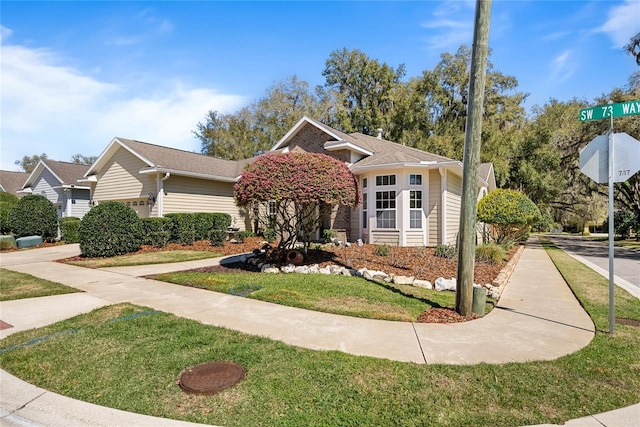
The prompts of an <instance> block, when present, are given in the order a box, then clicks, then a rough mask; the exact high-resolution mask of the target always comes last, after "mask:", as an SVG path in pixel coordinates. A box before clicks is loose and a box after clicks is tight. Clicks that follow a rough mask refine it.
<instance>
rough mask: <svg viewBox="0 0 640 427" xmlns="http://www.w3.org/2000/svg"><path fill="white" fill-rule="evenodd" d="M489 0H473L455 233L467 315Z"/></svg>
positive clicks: (460, 305)
mask: <svg viewBox="0 0 640 427" xmlns="http://www.w3.org/2000/svg"><path fill="white" fill-rule="evenodd" d="M490 17H491V0H476V16H475V25H474V27H475V28H474V32H473V49H472V51H471V75H470V77H469V104H468V107H467V123H466V130H465V136H464V157H463V166H462V168H463V169H462V170H463V174H462V207H461V209H460V229H459V232H458V280H457V284H456V311H457V312H458V313H459V314H460V315H462V316H469V315H470V314H471V312H472V305H473V269H474V263H475V255H476V214H477V210H478V209H477V203H478V169H479V165H480V145H481V138H482V116H483V112H484V88H485V81H486V77H487V55H488V51H489V21H490Z"/></svg>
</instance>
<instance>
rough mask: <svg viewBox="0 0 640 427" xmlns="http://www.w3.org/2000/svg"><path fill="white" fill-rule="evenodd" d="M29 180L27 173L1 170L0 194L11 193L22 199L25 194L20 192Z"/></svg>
mask: <svg viewBox="0 0 640 427" xmlns="http://www.w3.org/2000/svg"><path fill="white" fill-rule="evenodd" d="M27 178H29V174H28V173H27V172H12V171H3V170H0V192H2V193H11V194H13V195H14V196H17V197H22V196H23V193H18V191H20V190H21V189H22V186H23V185H24V183H25V181H26V180H27Z"/></svg>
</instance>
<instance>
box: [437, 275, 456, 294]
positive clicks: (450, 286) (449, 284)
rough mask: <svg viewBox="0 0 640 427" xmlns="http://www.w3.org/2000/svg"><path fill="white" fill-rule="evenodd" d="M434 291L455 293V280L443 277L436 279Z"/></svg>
mask: <svg viewBox="0 0 640 427" xmlns="http://www.w3.org/2000/svg"><path fill="white" fill-rule="evenodd" d="M435 290H436V291H454V292H455V291H456V279H455V278H454V277H452V278H451V279H445V278H444V277H438V278H437V279H436V284H435Z"/></svg>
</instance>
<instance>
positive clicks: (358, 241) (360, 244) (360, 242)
mask: <svg viewBox="0 0 640 427" xmlns="http://www.w3.org/2000/svg"><path fill="white" fill-rule="evenodd" d="M356 243H357V244H358V247H360V248H361V247H363V246H364V242H363V241H362V239H358V240H357V241H356Z"/></svg>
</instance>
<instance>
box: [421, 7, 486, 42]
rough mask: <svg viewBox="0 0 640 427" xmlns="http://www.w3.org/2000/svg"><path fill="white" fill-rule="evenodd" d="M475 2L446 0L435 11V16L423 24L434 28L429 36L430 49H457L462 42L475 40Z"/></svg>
mask: <svg viewBox="0 0 640 427" xmlns="http://www.w3.org/2000/svg"><path fill="white" fill-rule="evenodd" d="M474 11H475V2H473V1H445V2H443V3H442V4H440V5H439V6H438V7H436V9H435V10H434V12H433V18H432V19H430V20H429V21H425V22H423V23H422V24H421V26H422V28H426V29H429V30H433V34H431V35H429V36H428V37H427V44H428V47H429V49H433V50H436V51H441V50H447V49H450V48H455V49H457V48H458V47H459V46H460V45H461V44H466V45H468V46H470V45H471V44H472V42H473V25H474V22H473V21H474Z"/></svg>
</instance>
